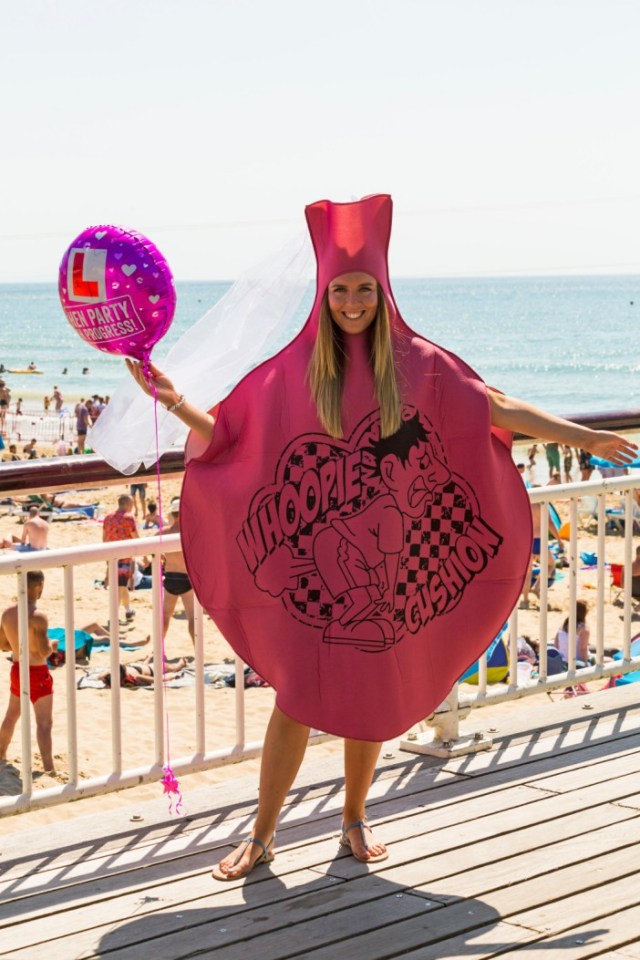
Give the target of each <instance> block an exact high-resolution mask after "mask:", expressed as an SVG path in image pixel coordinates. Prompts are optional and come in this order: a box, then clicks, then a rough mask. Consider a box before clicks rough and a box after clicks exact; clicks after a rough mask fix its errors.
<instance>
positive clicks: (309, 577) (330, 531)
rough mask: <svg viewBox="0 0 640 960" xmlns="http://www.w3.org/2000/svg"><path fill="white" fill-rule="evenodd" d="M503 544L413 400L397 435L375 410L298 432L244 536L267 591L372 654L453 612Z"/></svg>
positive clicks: (329, 634) (329, 635) (297, 614)
mask: <svg viewBox="0 0 640 960" xmlns="http://www.w3.org/2000/svg"><path fill="white" fill-rule="evenodd" d="M501 542H502V538H501V536H500V535H499V534H497V533H496V532H495V531H493V530H492V529H491V528H490V527H489V526H488V525H487V524H486V523H484V521H483V520H482V518H481V517H480V515H479V509H478V503H477V499H476V497H475V495H474V493H473V491H472V490H471V488H470V487H469V486H468V484H467V483H466V482H465V481H464V480H463V479H462V478H461V477H459V476H457V475H455V474H452V473H451V471H450V470H449V467H448V466H447V461H446V456H445V452H444V449H443V446H442V443H441V441H440V438H439V436H438V434H437V433H436V431H434V430H433V428H432V426H431V424H430V423H429V421H428V419H427V418H426V417H425V416H424V415H423V414H420V413H419V412H418V411H417V410H416V409H415V408H412V407H408V406H405V407H404V409H403V419H402V424H401V426H400V428H399V430H398V431H397V432H396V433H395V434H393V435H392V436H390V437H386V438H381V437H380V419H379V413H378V412H376V413H372V414H370V415H369V416H368V417H366V418H365V419H364V420H363V421H362V422H361V423H360V424H359V425H358V427H357V428H356V429H355V430H354V432H353V434H352V436H351V437H350V438H349V439H348V440H345V441H343V440H336V439H333V438H330V437H327V436H326V435H322V434H317V435H306V436H303V437H299V438H297V439H296V440H294V441H292V443H291V444H289V446H288V447H287V448H286V450H285V451H284V452H283V454H282V456H281V457H280V460H279V462H278V466H277V470H276V478H275V482H274V483H273V484H272V485H270V486H269V487H265V488H263V489H261V490H259V491H258V492H257V493H256V494H255V496H254V497H253V500H252V502H251V506H250V509H249V514H248V517H247V519H246V521H245V522H244V523H243V525H242V529H241V530H240V532H239V534H238V537H237V543H238V546H239V548H240V550H241V551H242V553H243V556H244V559H245V561H246V563H247V566H248V568H249V570H250V572H251V573H252V574H253V576H254V580H255V583H256V586H257V587H258V588H259V589H260V590H263V591H265V592H267V593H269V594H270V595H271V596H273V597H280V598H281V599H282V603H283V605H284V607H285V609H286V610H287V611H288V612H289V613H290V614H291V616H292V617H293V618H295V619H296V620H299V621H301V622H302V623H304V624H306V625H308V626H311V627H314V628H317V629H321V630H322V632H323V641H324V642H325V643H334V644H347V645H350V646H352V647H354V648H356V649H357V650H361V651H366V652H379V651H383V650H387V649H389V648H390V647H391V646H393V644H395V643H397V642H398V641H400V640H401V639H402V637H403V636H405V635H406V633H407V631H408V632H410V633H416V632H418V631H419V630H420V629H421V628H422V627H424V626H426V624H427V623H428V622H429V621H430V620H432V619H433V618H434V617H435V616H441V615H442V614H444V613H446V612H448V611H449V610H451V609H453V607H454V606H455V605H456V604H457V603H459V602H460V599H461V598H462V596H463V594H464V590H465V588H466V586H467V584H468V583H469V582H471V580H472V579H473V578H474V577H475V576H477V574H478V573H479V572H481V570H483V569H484V568H485V566H486V565H487V563H488V562H489V560H490V559H491V557H493V556H495V554H496V553H497V551H498V549H499V547H500V544H501Z"/></svg>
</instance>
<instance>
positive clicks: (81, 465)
mask: <svg viewBox="0 0 640 960" xmlns="http://www.w3.org/2000/svg"><path fill="white" fill-rule="evenodd" d="M566 419H567V420H571V421H572V422H573V423H578V424H581V425H582V426H588V427H592V428H593V429H602V430H640V410H618V411H615V410H614V411H599V412H594V413H576V414H570V415H568V416H567V417H566ZM526 439H530V440H535V437H525V436H524V435H523V434H515V435H514V442H516V443H518V442H521V441H522V440H526ZM184 465H185V463H184V450H183V449H181V448H176V449H175V450H169V451H168V452H167V453H164V454H163V455H162V457H161V458H160V462H159V469H160V474H161V476H163V477H166V476H177V475H179V474H181V473H182V472H183V471H184ZM155 476H156V465H155V464H153V465H152V466H150V467H140V468H139V469H138V470H137V471H136V472H135V473H133V474H130V475H127V476H125V475H124V474H122V473H120V472H119V471H118V470H116V469H115V467H112V466H111V465H110V464H109V463H107V461H106V460H104V459H103V458H102V457H101V456H99V455H98V454H92V453H90V454H83V455H82V456H74V457H46V458H43V459H40V460H20V461H15V462H14V463H11V462H8V461H4V462H0V495H4V496H9V495H12V494H21V493H24V492H25V491H37V490H47V491H50V492H52V493H53V492H55V491H56V490H69V489H74V490H76V489H82V488H83V487H95V486H101V485H105V486H107V485H110V484H117V483H128V482H133V481H134V480H136V481H140V480H141V479H152V478H153V477H155Z"/></svg>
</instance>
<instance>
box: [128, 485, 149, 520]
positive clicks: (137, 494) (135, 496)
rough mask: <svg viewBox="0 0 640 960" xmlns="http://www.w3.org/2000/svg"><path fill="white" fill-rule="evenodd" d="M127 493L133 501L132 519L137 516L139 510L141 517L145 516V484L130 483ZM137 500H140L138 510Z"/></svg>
mask: <svg viewBox="0 0 640 960" xmlns="http://www.w3.org/2000/svg"><path fill="white" fill-rule="evenodd" d="M129 493H130V494H131V499H132V500H133V515H134V517H137V516H138V513H139V509H140V511H142V516H143V517H144V515H145V507H144V502H145V500H146V499H147V484H146V483H132V484H131V486H130V487H129ZM138 500H140V508H139V509H138Z"/></svg>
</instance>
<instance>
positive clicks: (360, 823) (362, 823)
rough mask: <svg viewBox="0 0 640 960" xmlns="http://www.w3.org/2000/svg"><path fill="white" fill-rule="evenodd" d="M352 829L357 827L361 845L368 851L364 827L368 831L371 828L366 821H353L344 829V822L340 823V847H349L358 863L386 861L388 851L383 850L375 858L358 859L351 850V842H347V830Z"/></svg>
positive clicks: (352, 850)
mask: <svg viewBox="0 0 640 960" xmlns="http://www.w3.org/2000/svg"><path fill="white" fill-rule="evenodd" d="M353 827H357V828H358V829H359V831H360V836H361V837H362V844H363V846H364V848H365V850H368V849H369V845H368V844H367V840H366V837H365V833H364V830H365V827H366V828H367V829H368V830H370V829H371V827H370V826H369V824H368V823H367V821H366V820H354V821H353V823H350V824H349V825H348V826H346V827H345V825H344V821H343V822H342V833H341V836H340V845H341V846H343V847H349V849H350V850H351V853H352V854H353V856H354V857H355V858H356V860H359V861H360V863H380V861H381V860H386V859H387V857H388V856H389V851H388V850H384V851H383V852H382V853H377V854H375V856H371V857H359V856H358V855H357V853H355V852H354V849H353V847H352V846H351V840H349V830H351V829H352V828H353Z"/></svg>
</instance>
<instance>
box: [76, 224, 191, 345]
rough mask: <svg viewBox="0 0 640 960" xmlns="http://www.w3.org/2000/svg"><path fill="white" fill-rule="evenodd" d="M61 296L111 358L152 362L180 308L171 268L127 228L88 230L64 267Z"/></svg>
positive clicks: (81, 329)
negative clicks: (150, 358)
mask: <svg viewBox="0 0 640 960" xmlns="http://www.w3.org/2000/svg"><path fill="white" fill-rule="evenodd" d="M58 291H59V294H60V301H61V303H62V309H63V310H64V312H65V314H66V317H67V320H68V321H69V323H70V324H71V326H72V327H73V329H74V330H75V331H76V333H78V334H80V336H81V337H82V339H83V340H85V341H86V342H87V343H90V344H91V346H92V347H96V348H97V349H98V350H103V351H104V352H105V353H115V354H124V355H126V356H129V357H134V358H135V359H136V360H143V361H144V360H148V359H149V356H150V354H151V350H152V348H153V346H154V344H155V343H157V342H158V340H160V338H161V337H163V336H164V335H165V333H166V332H167V330H168V329H169V327H170V326H171V321H172V320H173V315H174V313H175V309H176V290H175V285H174V282H173V276H172V274H171V270H170V269H169V265H168V263H167V261H166V260H165V258H164V257H163V256H162V254H161V253H160V251H159V250H158V248H157V247H156V246H155V244H153V243H152V242H151V241H150V240H148V239H147V238H146V237H144V236H143V235H142V234H141V233H137V232H136V231H134V230H127V229H125V228H124V227H112V226H108V225H105V226H98V227H89V228H88V229H87V230H84V231H83V232H82V233H81V234H80V235H79V236H78V237H76V239H75V240H74V241H73V243H72V244H71V245H70V246H69V247H68V249H67V251H66V253H65V255H64V256H63V258H62V262H61V264H60V275H59V281H58Z"/></svg>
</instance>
